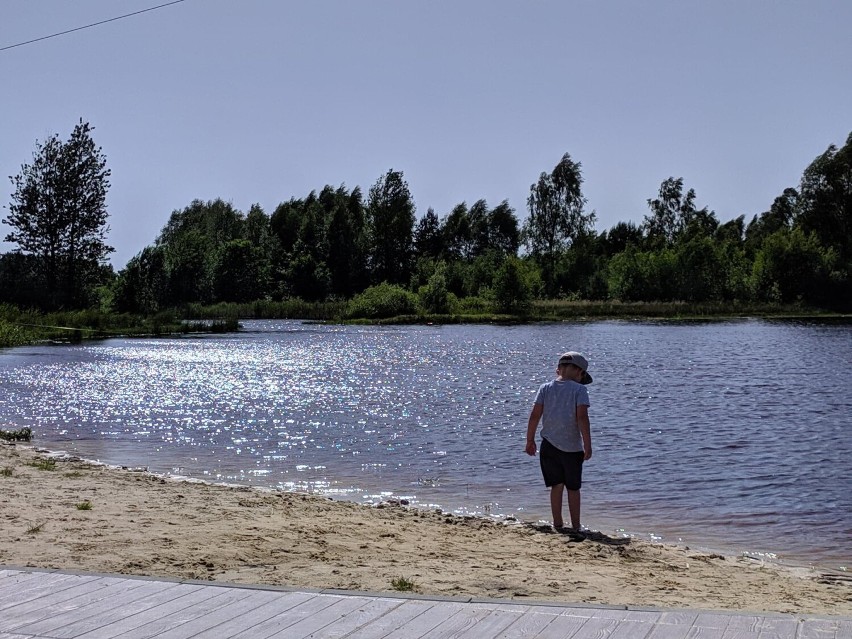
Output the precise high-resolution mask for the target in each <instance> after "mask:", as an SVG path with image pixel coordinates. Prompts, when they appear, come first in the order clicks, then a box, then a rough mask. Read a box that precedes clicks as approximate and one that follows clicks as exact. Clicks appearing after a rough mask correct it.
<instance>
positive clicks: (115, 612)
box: [27, 581, 202, 639]
mask: <svg viewBox="0 0 852 639" xmlns="http://www.w3.org/2000/svg"><path fill="white" fill-rule="evenodd" d="M142 583H143V585H142V586H140V587H139V588H135V589H133V590H126V591H124V592H116V593H115V595H114V596H110V597H108V598H104V599H103V600H101V601H97V602H93V603H91V604H89V605H88V606H84V607H83V608H79V609H78V610H76V611H75V617H77V619H76V620H74V621H71V620H69V619H67V618H66V617H65V616H61V617H60V618H59V619H58V621H59V622H60V623H58V624H55V625H54V626H53V628H51V626H50V625H49V624H47V622H40V623H39V624H38V626H37V627H36V626H30V627H28V628H27V630H28V631H30V632H33V633H34V634H48V631H50V632H49V634H50V637H51V639H71V638H72V637H77V636H78V635H83V634H86V633H89V632H92V631H94V630H97V629H98V628H101V627H103V626H107V625H109V624H112V623H113V622H116V621H120V620H122V619H126V618H128V617H131V616H133V615H136V614H140V613H145V612H146V611H148V610H151V609H152V608H156V607H157V606H159V605H161V604H164V603H166V602H169V601H172V600H174V599H177V598H179V597H181V596H182V595H184V594H187V593H189V592H193V591H195V590H198V589H199V588H201V587H202V586H196V585H191V584H179V583H169V582H154V581H150V582H142Z"/></svg>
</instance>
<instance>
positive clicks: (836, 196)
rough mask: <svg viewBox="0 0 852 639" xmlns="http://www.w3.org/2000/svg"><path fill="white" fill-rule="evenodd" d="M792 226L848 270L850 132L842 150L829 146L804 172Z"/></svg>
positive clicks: (851, 243)
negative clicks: (812, 235) (814, 238)
mask: <svg viewBox="0 0 852 639" xmlns="http://www.w3.org/2000/svg"><path fill="white" fill-rule="evenodd" d="M796 224H797V225H798V226H799V227H800V228H801V229H802V230H803V231H804V232H805V233H816V236H817V237H818V238H819V241H820V242H821V243H822V245H823V246H825V247H833V248H834V249H835V250H836V251H837V252H838V254H839V255H840V259H841V262H842V263H843V264H845V265H846V266H847V268H850V269H852V133H850V134H849V137H848V138H846V144H845V145H844V146H843V147H842V148H840V149H838V148H837V147H836V146H835V145H833V144H832V145H831V146H829V147H828V149H827V150H826V151H825V153H823V154H822V155H820V156H819V157H817V158H816V159H815V160H814V161H813V162H811V164H810V166H808V168H807V169H805V172H804V174H803V175H802V182H801V185H800V187H799V201H798V214H797V216H796Z"/></svg>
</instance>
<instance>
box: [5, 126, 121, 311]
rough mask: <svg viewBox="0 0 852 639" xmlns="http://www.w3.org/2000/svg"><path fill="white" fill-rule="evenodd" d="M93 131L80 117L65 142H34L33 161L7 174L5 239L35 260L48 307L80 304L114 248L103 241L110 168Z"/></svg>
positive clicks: (55, 136) (49, 140) (44, 301)
mask: <svg viewBox="0 0 852 639" xmlns="http://www.w3.org/2000/svg"><path fill="white" fill-rule="evenodd" d="M92 130H93V127H92V126H91V125H89V123H88V122H83V120H82V119H81V120H80V122H79V123H78V124H77V125H76V126H75V127H74V130H73V131H72V133H71V136H70V138H69V139H68V141H67V142H62V141H61V140H60V139H59V136H58V135H56V134H54V135H52V136H50V137H49V138H48V139H47V140H45V141H44V142H42V143H38V142H37V143H36V150H35V152H34V154H33V162H32V164H24V165H22V167H21V172H20V173H19V174H18V175H17V176H14V177H12V178H11V180H12V184H13V185H14V187H15V190H14V193H13V194H12V202H11V203H10V204H9V207H8V208H9V215H8V216H7V217H6V218H4V220H3V222H5V223H6V224H8V225H9V226H10V227H12V229H13V230H12V231H11V232H10V233H9V234H8V235H7V236H6V238H5V239H6V241H7V242H12V243H14V244H17V245H18V247H19V248H18V250H19V251H21V252H22V253H25V254H29V255H33V256H35V257H36V258H37V260H38V262H39V267H40V270H41V272H42V274H43V277H44V283H45V287H46V290H45V298H44V299H43V304H44V305H45V306H48V307H57V306H61V305H64V304H69V305H71V306H81V305H84V304H85V303H86V302H87V297H88V296H89V294H90V293H91V291H92V289H93V288H94V287H95V286H97V285H98V284H99V283H100V282H99V281H98V279H99V274H100V273H102V272H103V270H102V269H101V268H100V267H101V266H102V264H103V262H104V261H105V260H106V257H107V255H109V254H110V253H112V252H113V251H114V250H115V249H113V248H112V247H111V246H108V245H107V244H106V234H107V233H108V232H109V227H108V226H107V219H108V217H109V214H108V212H107V210H106V194H107V191H108V190H109V176H110V170H109V169H108V168H107V167H106V157H105V156H104V155H103V152H102V151H101V148H100V147H97V146H95V143H94V141H93V140H92V137H91V132H92ZM87 278H90V281H87Z"/></svg>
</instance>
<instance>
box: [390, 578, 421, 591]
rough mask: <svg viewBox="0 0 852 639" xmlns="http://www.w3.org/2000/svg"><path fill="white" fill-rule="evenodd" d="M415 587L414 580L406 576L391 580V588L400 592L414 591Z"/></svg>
mask: <svg viewBox="0 0 852 639" xmlns="http://www.w3.org/2000/svg"><path fill="white" fill-rule="evenodd" d="M415 587H416V584H415V583H414V581H413V580H411V579H407V578H405V577H397V578H396V579H392V580H391V588H393V589H394V590H397V591H399V592H412V591H413V590H414V589H415Z"/></svg>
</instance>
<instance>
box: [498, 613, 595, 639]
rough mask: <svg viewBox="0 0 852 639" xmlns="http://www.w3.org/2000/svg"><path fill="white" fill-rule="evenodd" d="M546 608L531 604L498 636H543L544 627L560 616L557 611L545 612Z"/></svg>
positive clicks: (527, 638)
mask: <svg viewBox="0 0 852 639" xmlns="http://www.w3.org/2000/svg"><path fill="white" fill-rule="evenodd" d="M546 610H547V608H546V607H544V606H542V607H541V608H536V607H532V606H531V607H530V609H529V610H528V611H526V612H524V613H523V614H522V615H520V616H519V617H518V618H517V619H515V621H514V622H513V623H512V625H511V626H509V627H507V628H505V629H504V630H503V632H501V633H500V634H499V635H497V636H498V637H499V638H500V639H532V637H539V636H541V633H542V632H543V631H544V629H545V628H547V627H548V625H550V624H551V623H553V620H554V619H556V617H558V616H559V615H558V614H557V613H553V612H545V611H546ZM580 625H582V624H580V623H578V625H577V627H578V628H579V627H580ZM560 636H561V637H565V636H566V634H565V633H564V632H563V633H562V634H561V635H560Z"/></svg>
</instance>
